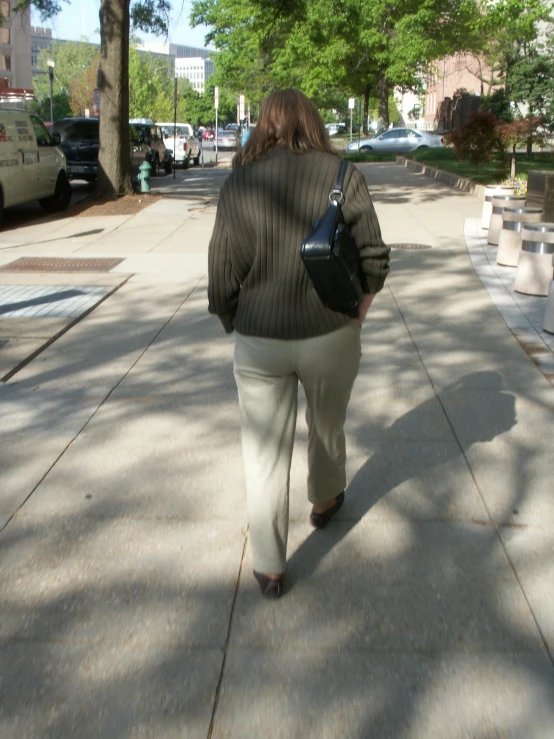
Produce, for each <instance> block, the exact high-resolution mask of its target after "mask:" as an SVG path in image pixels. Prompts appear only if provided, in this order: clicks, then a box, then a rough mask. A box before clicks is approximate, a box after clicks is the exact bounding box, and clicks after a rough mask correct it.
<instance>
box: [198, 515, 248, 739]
mask: <svg viewBox="0 0 554 739" xmlns="http://www.w3.org/2000/svg"><path fill="white" fill-rule="evenodd" d="M247 541H248V528H247V530H246V532H245V536H244V543H243V545H242V556H241V558H240V563H239V571H238V575H237V581H236V583H235V593H234V596H233V603H232V605H231V612H230V614H229V624H228V627H227V636H226V637H225V645H224V647H223V659H222V660H221V670H220V672H219V679H218V681H217V686H216V689H215V694H214V702H213V706H212V715H211V719H210V726H209V729H208V734H207V736H206V739H212V736H213V732H214V728H215V721H216V717H217V709H218V706H219V697H220V695H221V685H222V683H223V676H224V673H225V665H226V663H227V654H228V652H229V642H230V640H231V629H232V626H233V616H234V613H235V606H236V604H237V598H238V594H239V587H240V579H241V575H242V570H243V567H244V558H245V555H246V543H247Z"/></svg>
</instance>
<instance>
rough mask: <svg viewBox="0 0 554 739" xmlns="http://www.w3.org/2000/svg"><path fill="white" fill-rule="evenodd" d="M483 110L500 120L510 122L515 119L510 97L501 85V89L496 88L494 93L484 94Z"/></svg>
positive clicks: (482, 100) (481, 105) (482, 99)
mask: <svg viewBox="0 0 554 739" xmlns="http://www.w3.org/2000/svg"><path fill="white" fill-rule="evenodd" d="M480 109H481V112H483V113H492V114H493V115H495V116H496V117H497V118H498V119H499V120H501V121H506V123H510V122H511V121H513V119H514V116H513V113H512V108H511V106H510V99H509V98H508V96H507V95H506V90H504V88H503V87H501V88H500V89H499V90H495V91H494V92H493V93H492V95H483V97H482V98H481V104H480Z"/></svg>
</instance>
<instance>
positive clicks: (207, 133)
mask: <svg viewBox="0 0 554 739" xmlns="http://www.w3.org/2000/svg"><path fill="white" fill-rule="evenodd" d="M202 138H203V139H204V141H213V140H214V139H215V131H213V130H212V129H211V128H206V129H205V130H204V131H202Z"/></svg>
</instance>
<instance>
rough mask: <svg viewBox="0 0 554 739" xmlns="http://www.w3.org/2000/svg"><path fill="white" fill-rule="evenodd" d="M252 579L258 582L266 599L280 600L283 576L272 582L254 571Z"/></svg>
mask: <svg viewBox="0 0 554 739" xmlns="http://www.w3.org/2000/svg"><path fill="white" fill-rule="evenodd" d="M254 577H255V578H256V580H257V581H258V584H259V586H260V590H261V591H262V595H263V596H265V597H266V598H280V597H281V594H282V593H283V575H281V576H280V577H279V578H278V579H277V580H272V579H271V578H270V577H267V576H266V575H264V574H262V573H261V572H256V570H254Z"/></svg>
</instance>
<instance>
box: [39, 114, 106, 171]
mask: <svg viewBox="0 0 554 739" xmlns="http://www.w3.org/2000/svg"><path fill="white" fill-rule="evenodd" d="M98 128H99V126H98V118H61V119H60V120H59V121H56V122H55V123H53V124H52V127H51V128H50V131H51V133H59V134H60V139H61V142H60V143H59V144H58V146H59V148H60V149H61V150H62V151H63V153H64V154H65V158H66V159H67V176H68V177H69V179H70V180H86V181H87V182H94V180H95V179H96V177H97V175H98V149H99V147H100V141H99V136H98Z"/></svg>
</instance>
